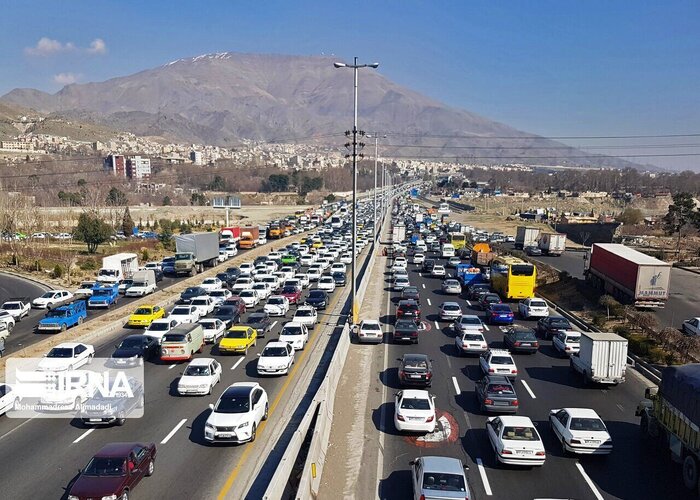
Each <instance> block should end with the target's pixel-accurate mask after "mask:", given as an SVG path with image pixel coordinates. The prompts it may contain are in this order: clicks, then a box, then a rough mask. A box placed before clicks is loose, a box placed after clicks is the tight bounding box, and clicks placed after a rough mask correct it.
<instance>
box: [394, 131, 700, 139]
mask: <svg viewBox="0 0 700 500" xmlns="http://www.w3.org/2000/svg"><path fill="white" fill-rule="evenodd" d="M386 134H387V135H392V136H400V137H428V138H439V139H478V140H491V139H521V140H525V139H528V140H562V139H577V140H578V139H663V138H670V137H700V133H689V134H656V135H652V134H650V135H551V136H540V135H532V136H527V135H525V136H523V135H504V136H497V135H493V136H478V135H458V134H452V135H439V134H409V133H404V132H386Z"/></svg>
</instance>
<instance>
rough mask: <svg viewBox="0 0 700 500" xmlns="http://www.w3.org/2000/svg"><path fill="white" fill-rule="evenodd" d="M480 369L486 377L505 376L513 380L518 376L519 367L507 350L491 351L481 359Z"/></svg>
mask: <svg viewBox="0 0 700 500" xmlns="http://www.w3.org/2000/svg"><path fill="white" fill-rule="evenodd" d="M479 367H480V368H481V371H482V372H484V375H503V376H506V377H508V378H513V379H514V378H516V377H517V376H518V367H517V366H515V361H513V356H511V355H510V352H508V351H507V350H506V349H489V350H488V351H486V352H485V353H484V354H482V355H481V357H480V358H479Z"/></svg>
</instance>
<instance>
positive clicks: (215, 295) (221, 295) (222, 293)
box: [209, 288, 233, 307]
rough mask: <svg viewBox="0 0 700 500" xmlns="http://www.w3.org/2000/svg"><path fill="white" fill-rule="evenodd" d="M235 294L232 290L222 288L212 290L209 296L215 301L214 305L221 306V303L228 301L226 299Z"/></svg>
mask: <svg viewBox="0 0 700 500" xmlns="http://www.w3.org/2000/svg"><path fill="white" fill-rule="evenodd" d="M232 296H233V294H232V293H231V291H230V290H227V289H226V288H221V289H220V290H212V291H211V292H209V297H211V299H212V300H213V301H214V307H219V306H220V305H221V304H223V303H224V302H226V299H228V298H229V297H232Z"/></svg>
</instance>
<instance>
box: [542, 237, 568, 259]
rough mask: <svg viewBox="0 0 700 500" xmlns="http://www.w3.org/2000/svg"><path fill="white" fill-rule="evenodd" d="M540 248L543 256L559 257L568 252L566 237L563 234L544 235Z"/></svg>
mask: <svg viewBox="0 0 700 500" xmlns="http://www.w3.org/2000/svg"><path fill="white" fill-rule="evenodd" d="M538 246H539V247H540V250H542V253H543V254H545V255H551V256H553V257H559V256H561V254H563V253H564V250H566V235H565V234H561V233H542V234H541V235H540V241H539V243H538Z"/></svg>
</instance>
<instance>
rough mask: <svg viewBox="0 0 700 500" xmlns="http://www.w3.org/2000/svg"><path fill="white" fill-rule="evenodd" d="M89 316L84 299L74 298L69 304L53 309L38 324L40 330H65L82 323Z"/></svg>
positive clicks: (37, 327)
mask: <svg viewBox="0 0 700 500" xmlns="http://www.w3.org/2000/svg"><path fill="white" fill-rule="evenodd" d="M85 318H87V308H86V305H85V301H84V300H74V301H73V302H70V303H69V304H65V305H62V306H60V307H57V308H55V309H51V310H50V311H48V312H47V313H46V316H44V317H43V318H41V319H40V320H39V323H38V324H37V326H36V329H37V331H39V332H65V331H66V330H67V329H68V328H70V327H71V326H75V325H80V324H82V322H83V321H85Z"/></svg>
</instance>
